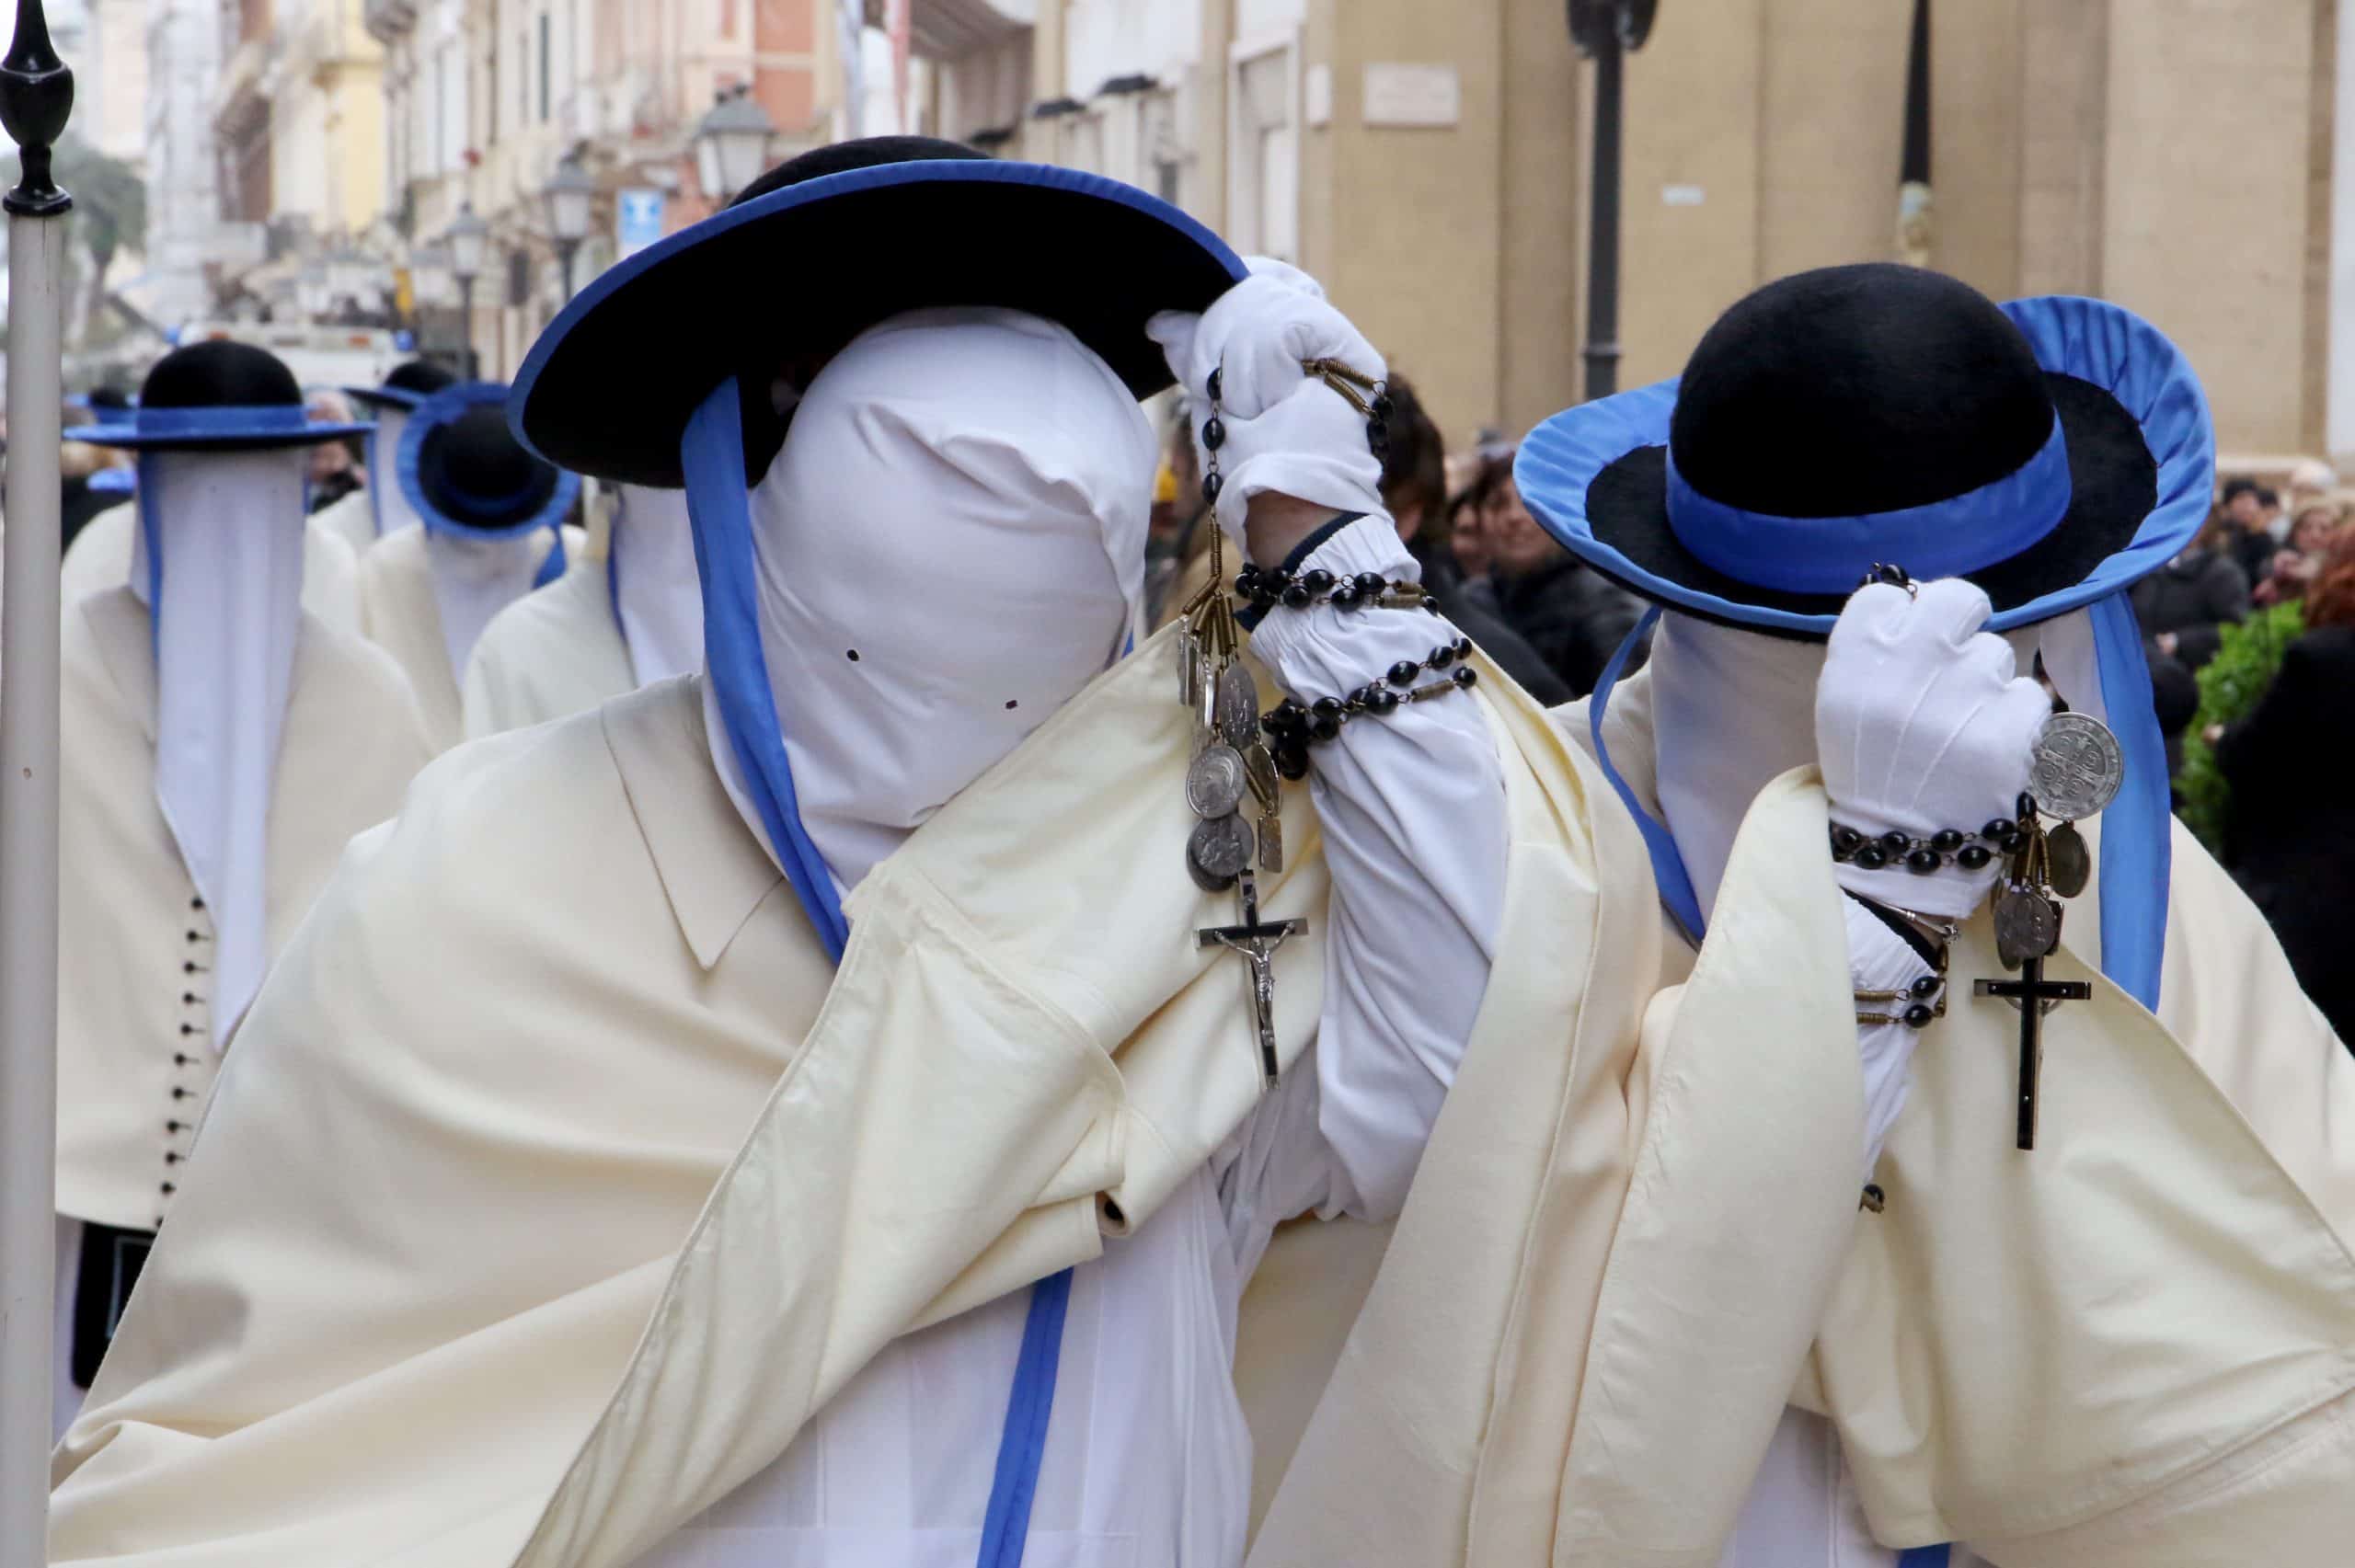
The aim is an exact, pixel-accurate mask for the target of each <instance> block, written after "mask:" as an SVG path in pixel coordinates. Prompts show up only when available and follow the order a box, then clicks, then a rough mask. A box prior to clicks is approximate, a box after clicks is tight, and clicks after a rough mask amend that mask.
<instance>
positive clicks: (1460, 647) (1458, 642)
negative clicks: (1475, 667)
mask: <svg viewBox="0 0 2355 1568" xmlns="http://www.w3.org/2000/svg"><path fill="white" fill-rule="evenodd" d="M1455 657H1456V658H1471V657H1472V639H1471V638H1470V637H1458V638H1456V639H1455Z"/></svg>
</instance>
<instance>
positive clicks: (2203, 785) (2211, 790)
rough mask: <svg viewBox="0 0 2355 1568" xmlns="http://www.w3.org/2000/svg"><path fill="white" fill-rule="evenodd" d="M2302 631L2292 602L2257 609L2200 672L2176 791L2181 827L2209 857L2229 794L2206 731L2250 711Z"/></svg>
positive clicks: (2230, 629) (2220, 847)
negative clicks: (2196, 709) (2194, 714)
mask: <svg viewBox="0 0 2355 1568" xmlns="http://www.w3.org/2000/svg"><path fill="white" fill-rule="evenodd" d="M2305 629H2306V623H2305V616H2304V614H2303V610H2302V607H2301V606H2300V605H2299V604H2298V603H2297V602H2296V601H2292V602H2290V603H2288V604H2277V605H2275V606H2274V607H2273V608H2272V609H2270V610H2260V611H2258V612H2257V613H2256V614H2254V615H2251V616H2250V617H2249V618H2248V619H2247V620H2246V621H2244V622H2242V623H2241V624H2239V625H2237V626H2226V627H2224V628H2223V640H2222V643H2221V645H2220V646H2219V647H2218V648H2217V650H2216V657H2215V658H2211V659H2210V660H2209V661H2208V662H2207V664H2206V665H2205V666H2203V667H2202V668H2201V670H2200V715H2199V716H2198V717H2197V718H2195V719H2193V720H2192V721H2191V730H2190V733H2189V734H2188V735H2186V736H2185V737H2184V742H2183V771H2182V772H2181V773H2177V775H2176V789H2177V793H2178V794H2180V795H2182V797H2183V807H2182V809H2181V811H2180V812H2179V813H2178V815H2180V816H2181V817H2182V818H2183V824H2184V826H2185V827H2187V828H2189V829H2190V830H2192V832H2193V833H2194V834H2196V835H2197V836H2198V837H2199V840H2200V842H2201V843H2203V844H2205V845H2207V846H2208V853H2211V854H2213V855H2218V856H2222V855H2223V853H2224V815H2225V808H2226V806H2227V804H2228V802H2229V801H2230V799H2231V796H2232V789H2231V786H2230V785H2228V784H2225V782H2224V773H2223V769H2221V768H2219V767H2217V766H2216V751H2215V749H2214V748H2213V747H2211V746H2210V745H2209V744H2208V740H2207V735H2208V731H2209V729H2210V728H2211V727H2213V726H2216V725H2220V724H2221V725H2230V724H2232V723H2234V722H2235V721H2236V720H2239V719H2242V718H2246V716H2247V715H2249V714H2250V713H2251V712H2252V711H2254V710H2255V708H2256V707H2257V703H2258V701H2259V700H2260V699H2262V698H2263V697H2264V695H2265V693H2266V692H2267V691H2268V690H2269V688H2270V687H2271V686H2272V684H2273V677H2274V675H2275V674H2276V673H2278V672H2279V671H2280V668H2281V656H2282V654H2283V653H2284V652H2285V651H2287V650H2288V648H2289V647H2290V645H2291V644H2292V642H2294V641H2296V640H2297V637H2298V635H2299V634H2300V633H2302V632H2303V631H2304V630H2305Z"/></svg>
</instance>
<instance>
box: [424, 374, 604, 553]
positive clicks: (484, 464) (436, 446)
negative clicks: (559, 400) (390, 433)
mask: <svg viewBox="0 0 2355 1568" xmlns="http://www.w3.org/2000/svg"><path fill="white" fill-rule="evenodd" d="M507 392H508V389H507V388H506V387H505V386H503V385H501V384H500V383H495V382H460V383H457V384H455V385H454V386H449V387H445V388H443V389H442V391H440V392H437V393H435V394H434V395H432V396H431V397H429V398H427V399H426V400H425V402H424V403H423V404H421V405H419V407H418V409H417V411H416V412H415V413H414V414H413V415H412V416H411V417H410V418H409V422H408V429H405V430H403V431H402V432H401V442H400V451H399V452H397V453H396V454H395V457H394V464H395V467H396V471H397V473H398V475H399V481H400V486H401V491H402V493H403V494H404V495H406V496H407V497H408V504H409V506H410V507H411V508H412V509H414V510H415V511H416V513H417V515H418V518H419V521H422V522H423V523H424V525H425V526H426V528H427V529H429V530H431V531H433V532H449V533H461V534H474V535H477V536H479V535H482V534H487V533H490V534H508V533H525V532H530V531H532V530H533V529H535V528H555V527H557V525H558V524H560V523H562V522H563V521H564V518H565V515H566V514H567V513H568V512H569V511H570V510H571V509H572V503H573V502H574V500H575V499H577V498H579V497H580V475H577V474H571V473H567V472H566V471H564V470H562V469H559V468H557V467H556V466H555V465H554V464H550V463H548V462H546V460H545V459H543V458H541V457H540V456H539V455H538V454H537V453H535V452H531V451H530V450H528V449H527V448H526V447H524V445H523V443H522V442H521V441H517V440H516V439H515V433H514V432H513V431H512V430H511V429H509V428H508V425H507V414H506V407H507ZM559 538H561V535H559ZM553 556H554V559H555V561H556V564H557V572H558V573H560V572H561V571H562V570H563V559H564V553H563V550H562V547H561V545H559V547H558V548H557V550H556V551H555V552H554V553H553Z"/></svg>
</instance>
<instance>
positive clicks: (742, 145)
mask: <svg viewBox="0 0 2355 1568" xmlns="http://www.w3.org/2000/svg"><path fill="white" fill-rule="evenodd" d="M775 135H776V124H775V121H774V120H770V119H769V115H768V110H766V109H763V108H762V107H761V106H760V105H759V104H757V103H754V102H753V101H752V89H751V88H749V87H745V86H735V87H730V88H729V90H728V91H726V92H724V93H722V94H720V95H719V97H718V101H716V102H715V103H713V105H712V106H711V111H710V112H709V113H707V114H706V115H705V116H704V117H703V120H702V121H701V122H700V123H698V124H697V125H696V126H695V177H696V179H697V180H698V182H699V183H701V185H702V186H703V192H704V194H705V195H706V196H708V197H710V198H711V199H712V200H713V201H714V202H715V203H717V204H718V205H719V206H722V207H725V206H727V205H728V204H729V202H730V201H733V200H736V195H737V192H739V191H741V190H742V189H744V188H745V187H746V186H748V185H750V184H752V182H753V181H754V180H756V179H758V178H760V177H761V174H762V172H763V171H764V170H765V169H766V168H767V167H768V161H769V143H770V141H771V140H772V139H773V138H774V137H775Z"/></svg>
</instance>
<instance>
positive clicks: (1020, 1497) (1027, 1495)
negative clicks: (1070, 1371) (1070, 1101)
mask: <svg viewBox="0 0 2355 1568" xmlns="http://www.w3.org/2000/svg"><path fill="white" fill-rule="evenodd" d="M679 456H680V462H681V465H682V466H683V467H684V470H685V473H686V486H687V521H688V525H689V527H690V529H691V530H692V531H693V532H694V534H695V573H696V576H697V577H698V578H699V579H700V580H701V582H702V584H703V637H704V662H705V665H706V667H707V675H706V678H707V680H709V681H711V684H712V690H713V692H714V694H715V696H716V698H717V705H718V709H719V713H720V718H721V721H722V722H723V723H724V724H725V725H726V726H727V727H728V744H729V750H731V751H732V752H733V753H734V755H735V758H736V763H737V767H738V769H739V770H740V771H741V773H742V775H743V780H744V788H745V793H746V794H747V795H750V796H751V797H752V804H753V807H754V809H755V810H756V811H758V812H759V814H760V818H761V822H762V825H763V827H764V829H765V830H767V833H768V839H769V844H770V847H771V848H772V849H774V850H775V853H776V858H777V864H779V865H780V866H781V867H783V868H784V871H785V876H786V880H787V882H788V883H790V884H791V885H792V887H793V892H794V896H795V897H796V898H798V899H799V900H800V901H801V908H802V910H804V911H805V912H806V913H807V914H808V915H809V917H810V925H811V926H812V927H813V928H815V929H816V931H817V933H818V938H819V940H820V941H821V942H822V943H824V944H825V946H826V951H827V953H828V954H829V955H830V956H832V957H833V960H834V962H836V963H837V964H839V963H841V962H842V956H843V950H844V947H845V946H847V945H848V944H849V942H850V925H849V922H848V921H847V920H845V919H844V915H843V906H842V898H841V895H840V894H838V893H837V892H836V891H835V890H834V877H833V871H832V870H831V869H830V868H829V867H828V866H827V864H826V862H825V857H824V856H822V855H821V854H820V853H818V846H817V844H816V843H815V842H814V841H812V840H811V839H810V830H809V829H808V828H806V827H805V826H803V825H802V821H801V807H800V805H799V801H798V797H797V796H796V795H795V794H794V789H793V764H792V761H791V759H790V758H789V757H787V754H786V750H785V729H784V727H783V725H782V723H781V722H780V721H779V719H778V717H777V711H776V693H775V688H774V687H772V686H771V685H770V684H769V670H768V658H767V656H766V655H765V654H764V652H763V651H762V648H761V624H760V607H759V603H758V601H757V600H756V599H755V596H754V592H753V586H752V585H753V583H754V582H755V580H756V578H755V576H754V572H753V563H752V498H751V496H750V495H749V493H748V492H747V491H746V490H745V488H744V432H743V425H742V420H741V414H740V412H739V409H738V404H737V390H736V383H735V382H734V381H732V380H731V381H729V382H727V383H723V384H722V385H721V386H720V387H719V388H718V390H717V391H715V392H713V393H712V395H710V396H709V397H707V398H706V399H705V400H704V402H703V405H702V406H700V407H699V408H697V409H696V410H695V414H694V416H693V417H692V418H689V420H688V421H687V429H686V433H685V435H684V437H683V438H682V439H681V441H680V448H679ZM608 570H609V571H610V570H611V568H610V567H609V568H608ZM615 618H616V619H617V620H618V619H619V606H618V601H617V602H616V608H615ZM1071 1282H1072V1271H1071V1270H1069V1269H1064V1270H1063V1272H1062V1273H1060V1274H1056V1275H1051V1276H1048V1277H1047V1278H1045V1279H1042V1280H1040V1281H1039V1282H1038V1283H1037V1284H1036V1285H1034V1286H1032V1287H1031V1288H1030V1310H1029V1312H1028V1316H1027V1317H1026V1318H1025V1319H1024V1321H1023V1324H1022V1348H1021V1349H1020V1351H1019V1352H1017V1355H1016V1357H1015V1366H1014V1386H1013V1389H1012V1391H1010V1392H1009V1394H1008V1396H1007V1399H1006V1411H1005V1427H1004V1429H1003V1430H1002V1431H1001V1432H1000V1434H999V1436H998V1449H997V1462H996V1465H995V1467H994V1471H993V1473H992V1477H991V1481H990V1498H989V1505H988V1507H987V1509H986V1510H985V1512H984V1513H983V1515H982V1545H981V1553H980V1556H979V1559H978V1562H979V1565H980V1568H1020V1565H1021V1562H1022V1554H1023V1551H1024V1548H1025V1546H1026V1545H1027V1544H1028V1539H1029V1528H1030V1505H1031V1501H1032V1499H1033V1498H1035V1497H1036V1496H1037V1494H1038V1490H1039V1467H1040V1463H1041V1461H1043V1460H1044V1459H1045V1458H1046V1452H1047V1425H1048V1421H1049V1419H1050V1417H1051V1415H1052V1413H1053V1411H1054V1403H1055V1375H1056V1372H1057V1370H1058V1369H1059V1368H1060V1367H1061V1365H1062V1361H1063V1321H1064V1317H1065V1314H1066V1310H1067V1308H1068V1306H1069V1304H1070V1300H1071Z"/></svg>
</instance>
